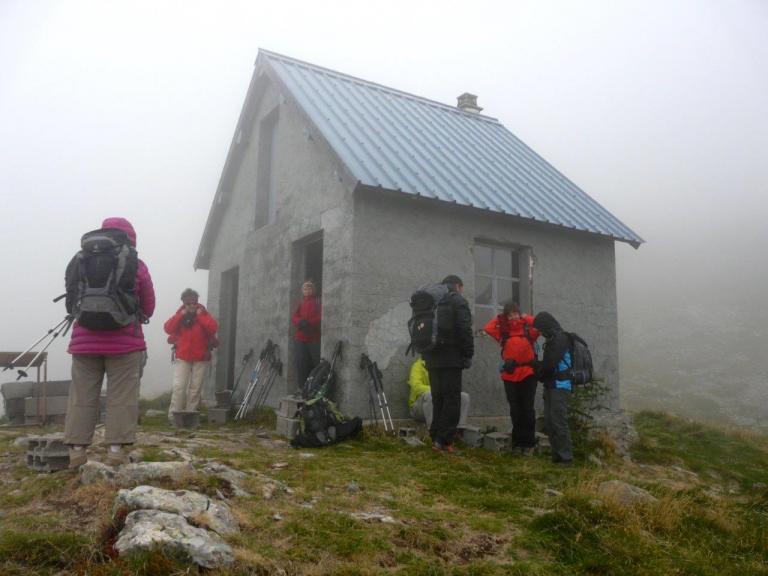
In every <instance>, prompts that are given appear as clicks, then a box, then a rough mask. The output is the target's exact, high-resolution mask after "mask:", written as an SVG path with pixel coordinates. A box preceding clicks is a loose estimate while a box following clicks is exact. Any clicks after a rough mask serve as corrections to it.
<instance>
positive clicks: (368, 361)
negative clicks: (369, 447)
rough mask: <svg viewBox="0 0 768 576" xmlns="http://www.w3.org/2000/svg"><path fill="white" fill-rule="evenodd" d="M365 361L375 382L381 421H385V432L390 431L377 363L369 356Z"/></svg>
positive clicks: (370, 376)
mask: <svg viewBox="0 0 768 576" xmlns="http://www.w3.org/2000/svg"><path fill="white" fill-rule="evenodd" d="M365 361H366V366H367V369H368V377H369V378H370V379H371V382H372V383H373V390H374V391H375V394H376V402H377V403H378V405H379V411H380V412H381V421H382V422H383V423H384V432H389V428H388V426H387V416H386V414H385V413H384V404H383V403H382V401H381V394H380V392H379V383H378V381H377V380H376V363H375V362H371V359H370V358H369V357H368V356H366V357H365ZM377 423H378V422H377ZM393 431H394V429H393Z"/></svg>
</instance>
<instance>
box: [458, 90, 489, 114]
mask: <svg viewBox="0 0 768 576" xmlns="http://www.w3.org/2000/svg"><path fill="white" fill-rule="evenodd" d="M456 100H458V103H457V104H456V107H457V108H458V109H459V110H462V111H464V112H473V113H475V114H477V113H479V112H482V110H483V109H482V108H480V106H478V105H477V96H476V95H475V94H470V93H469V92H464V94H462V95H461V96H459V97H458V98H456Z"/></svg>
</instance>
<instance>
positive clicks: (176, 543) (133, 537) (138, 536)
mask: <svg viewBox="0 0 768 576" xmlns="http://www.w3.org/2000/svg"><path fill="white" fill-rule="evenodd" d="M155 547H161V548H168V549H173V550H179V551H181V552H183V553H185V554H186V555H188V556H189V557H190V558H191V559H192V561H193V562H195V563H196V564H199V565H200V566H204V567H206V568H215V567H218V566H222V565H226V564H230V563H232V562H233V561H234V555H233V553H232V549H231V548H230V547H229V545H228V544H227V543H226V542H224V540H223V539H222V538H221V536H219V535H218V534H216V533H215V532H211V531H210V530H205V529H203V528H197V527H195V526H192V525H190V524H189V522H187V520H186V519H185V518H184V517H183V516H180V515H178V514H171V513H168V512H162V511H159V510H136V511H134V512H131V513H130V514H128V516H127V517H126V519H125V527H124V528H123V531H122V532H121V533H120V537H119V538H118V539H117V542H116V543H115V549H116V550H117V551H118V553H120V554H128V553H130V552H131V551H134V550H139V549H147V548H155Z"/></svg>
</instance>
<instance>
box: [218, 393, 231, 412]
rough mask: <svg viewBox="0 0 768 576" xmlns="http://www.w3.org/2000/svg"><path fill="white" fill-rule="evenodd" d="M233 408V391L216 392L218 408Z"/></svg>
mask: <svg viewBox="0 0 768 576" xmlns="http://www.w3.org/2000/svg"><path fill="white" fill-rule="evenodd" d="M231 406H232V390H219V391H218V392H216V408H226V409H229V408H230V407H231Z"/></svg>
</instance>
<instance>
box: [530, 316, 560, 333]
mask: <svg viewBox="0 0 768 576" xmlns="http://www.w3.org/2000/svg"><path fill="white" fill-rule="evenodd" d="M533 327H534V328H536V329H537V330H539V331H540V332H541V333H542V334H543V335H544V338H551V337H552V335H553V334H555V333H556V332H562V331H563V329H562V328H561V326H560V323H559V322H558V321H557V320H555V317H554V316H552V314H550V313H549V312H539V313H538V314H536V318H534V319H533Z"/></svg>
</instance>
